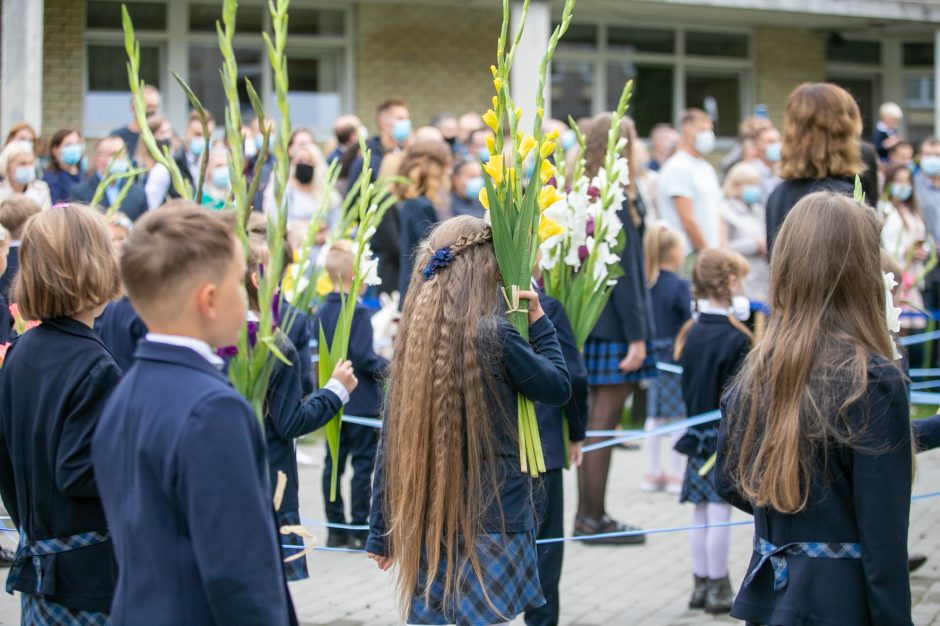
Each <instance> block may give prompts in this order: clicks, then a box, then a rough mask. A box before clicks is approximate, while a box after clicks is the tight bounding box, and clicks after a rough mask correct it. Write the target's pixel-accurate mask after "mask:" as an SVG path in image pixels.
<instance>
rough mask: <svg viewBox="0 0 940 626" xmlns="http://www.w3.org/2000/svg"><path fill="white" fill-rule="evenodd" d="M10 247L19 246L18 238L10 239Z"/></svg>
mask: <svg viewBox="0 0 940 626" xmlns="http://www.w3.org/2000/svg"><path fill="white" fill-rule="evenodd" d="M10 247H11V248H19V247H20V240H19V239H12V240H10Z"/></svg>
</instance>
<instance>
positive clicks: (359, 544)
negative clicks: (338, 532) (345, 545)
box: [349, 530, 369, 550]
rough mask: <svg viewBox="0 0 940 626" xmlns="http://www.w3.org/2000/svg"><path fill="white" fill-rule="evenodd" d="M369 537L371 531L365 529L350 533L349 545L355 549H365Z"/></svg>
mask: <svg viewBox="0 0 940 626" xmlns="http://www.w3.org/2000/svg"><path fill="white" fill-rule="evenodd" d="M368 538H369V532H368V531H365V530H356V531H353V532H351V533H349V547H350V548H352V549H353V550H364V549H365V547H366V539H368Z"/></svg>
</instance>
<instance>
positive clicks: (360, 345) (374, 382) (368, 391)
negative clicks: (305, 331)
mask: <svg viewBox="0 0 940 626" xmlns="http://www.w3.org/2000/svg"><path fill="white" fill-rule="evenodd" d="M341 306H342V296H341V295H340V294H338V293H331V294H327V296H326V298H324V299H323V302H322V303H320V306H319V307H318V308H317V312H316V313H315V314H314V317H313V324H312V325H311V327H312V329H313V332H314V333H316V337H318V338H319V336H320V327H321V326H322V327H323V336H324V337H326V340H327V341H328V342H332V341H333V334H334V333H335V332H336V322H337V321H338V320H339V311H340V307H341ZM372 343H373V337H372V321H371V319H370V314H369V309H367V308H366V307H364V306H363V305H362V304H360V303H358V302H357V303H356V310H355V311H354V312H353V321H352V328H351V329H350V331H349V352H348V358H349V360H350V361H352V365H353V370H354V371H355V373H356V378H358V379H359V386H358V387H356V388H355V389H354V390H353V392H352V393H351V394H350V395H349V403H348V404H347V405H346V409H345V412H346V413H348V414H349V415H357V416H361V417H377V416H379V415H380V414H381V413H382V399H383V396H384V392H383V389H382V381H383V380H384V378H385V376H386V373H387V370H388V359H386V358H385V357H382V356H379V355H378V354H376V353H375V349H374V348H373V347H372Z"/></svg>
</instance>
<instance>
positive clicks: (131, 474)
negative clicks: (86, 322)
mask: <svg viewBox="0 0 940 626" xmlns="http://www.w3.org/2000/svg"><path fill="white" fill-rule="evenodd" d="M30 332H32V331H30ZM92 455H93V457H94V463H95V475H96V476H97V477H98V486H99V491H100V493H101V500H102V502H103V504H104V508H105V512H106V513H107V516H108V520H109V522H110V526H111V529H112V530H111V532H112V540H113V541H114V550H115V554H116V556H117V562H118V568H119V569H120V572H121V575H120V578H119V579H118V585H117V591H116V592H115V596H114V604H113V605H112V607H111V615H112V619H113V620H114V622H115V623H116V624H148V626H150V625H152V626H164V625H165V626H170V625H173V626H176V625H178V624H219V625H221V624H252V625H257V626H267V625H272V624H273V625H283V624H296V617H295V616H294V611H293V606H292V605H291V602H290V596H289V594H288V592H287V581H286V580H285V577H284V568H283V565H282V563H281V560H280V551H279V550H278V542H279V537H278V535H277V531H276V529H275V515H274V509H273V507H272V503H271V493H270V486H269V483H268V467H267V459H266V458H265V446H264V439H263V436H262V433H261V427H260V425H259V423H258V418H257V416H256V415H255V414H254V412H253V411H252V409H251V407H250V406H249V405H248V403H247V402H246V401H245V400H244V399H243V398H242V397H241V396H240V395H239V394H238V393H236V391H235V390H234V389H232V387H231V385H230V384H229V382H228V380H227V379H226V378H225V376H224V375H223V374H222V372H221V371H220V370H219V369H218V368H217V367H215V366H214V365H212V364H210V363H209V362H208V361H207V360H206V359H205V358H203V357H202V356H201V355H200V354H198V353H197V352H195V351H194V350H191V349H190V348H186V347H181V346H174V345H168V344H163V343H156V342H152V341H147V340H146V339H145V340H144V341H141V342H140V344H139V345H138V347H137V353H136V355H135V360H134V365H132V366H131V368H130V370H128V371H127V372H126V373H125V374H124V377H123V378H122V379H121V382H120V383H119V384H118V386H117V389H115V391H114V394H113V395H112V396H111V399H110V400H109V401H108V404H107V406H106V407H105V410H104V413H103V415H102V416H101V420H100V422H99V425H98V429H97V431H96V432H95V437H94V440H93V442H92Z"/></svg>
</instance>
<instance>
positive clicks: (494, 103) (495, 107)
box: [493, 96, 499, 111]
mask: <svg viewBox="0 0 940 626" xmlns="http://www.w3.org/2000/svg"><path fill="white" fill-rule="evenodd" d="M498 108H499V98H497V97H496V96H493V110H494V111H495V110H496V109H498Z"/></svg>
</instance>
